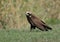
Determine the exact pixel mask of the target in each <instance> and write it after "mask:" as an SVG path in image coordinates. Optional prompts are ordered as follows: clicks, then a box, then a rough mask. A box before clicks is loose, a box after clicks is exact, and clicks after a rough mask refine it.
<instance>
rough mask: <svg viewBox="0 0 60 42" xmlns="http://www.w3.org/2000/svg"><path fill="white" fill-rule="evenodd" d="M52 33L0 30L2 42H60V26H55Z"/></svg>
mask: <svg viewBox="0 0 60 42" xmlns="http://www.w3.org/2000/svg"><path fill="white" fill-rule="evenodd" d="M52 28H53V30H52V31H48V32H47V31H45V32H44V31H39V30H38V31H37V30H35V31H32V32H30V31H29V30H28V29H26V28H25V30H23V29H22V30H18V29H9V30H5V29H0V42H60V26H59V25H53V27H52Z"/></svg>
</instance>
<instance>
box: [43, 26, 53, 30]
mask: <svg viewBox="0 0 60 42" xmlns="http://www.w3.org/2000/svg"><path fill="white" fill-rule="evenodd" d="M44 27H45V28H46V29H49V30H52V28H51V27H49V26H44Z"/></svg>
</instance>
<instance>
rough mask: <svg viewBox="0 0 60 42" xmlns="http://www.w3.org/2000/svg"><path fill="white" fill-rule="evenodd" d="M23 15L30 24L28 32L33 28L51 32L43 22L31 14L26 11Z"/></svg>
mask: <svg viewBox="0 0 60 42" xmlns="http://www.w3.org/2000/svg"><path fill="white" fill-rule="evenodd" d="M25 15H26V17H27V20H28V22H29V24H30V30H32V29H35V28H38V29H40V30H41V31H48V30H52V28H51V27H49V26H48V25H47V24H46V23H45V22H43V21H42V20H41V19H39V18H37V17H36V16H35V15H33V14H32V13H31V12H29V11H27V12H26V14H25Z"/></svg>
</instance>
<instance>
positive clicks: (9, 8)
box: [0, 0, 60, 28]
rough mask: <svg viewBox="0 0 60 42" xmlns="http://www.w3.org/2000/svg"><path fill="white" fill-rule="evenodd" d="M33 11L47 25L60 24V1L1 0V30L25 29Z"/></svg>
mask: <svg viewBox="0 0 60 42" xmlns="http://www.w3.org/2000/svg"><path fill="white" fill-rule="evenodd" d="M26 11H31V12H32V13H33V14H34V15H36V16H37V17H39V18H41V19H42V20H43V21H45V22H46V23H47V24H52V25H55V24H59V23H60V0H0V28H23V27H27V26H28V25H29V24H28V22H27V19H26V16H25V12H26Z"/></svg>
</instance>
